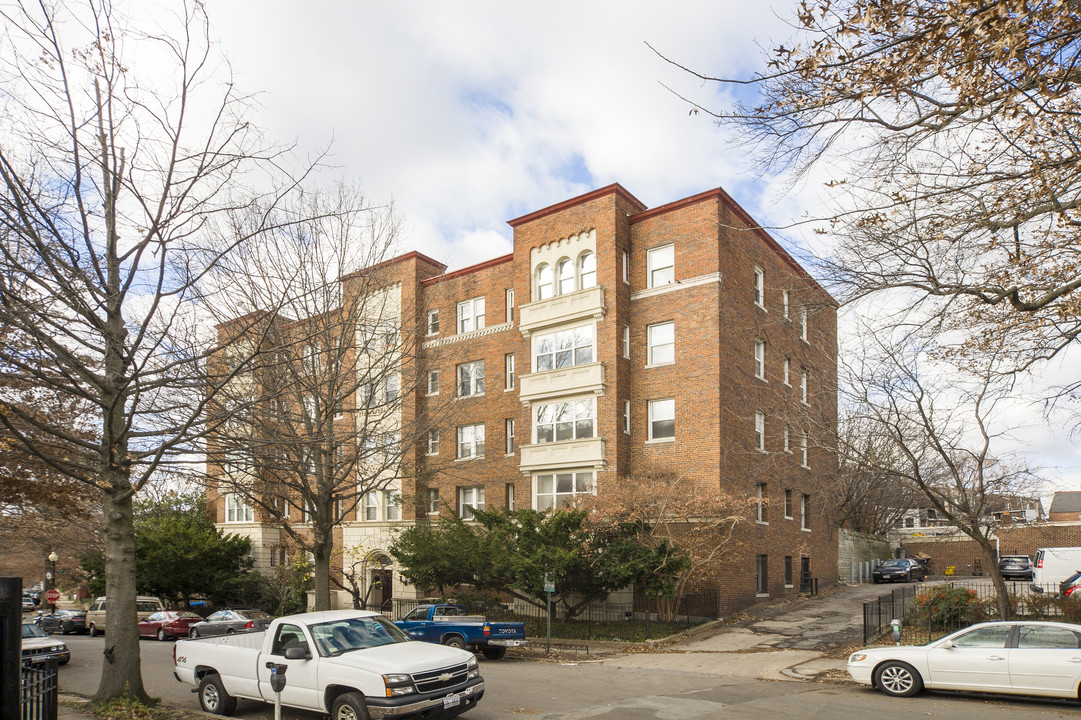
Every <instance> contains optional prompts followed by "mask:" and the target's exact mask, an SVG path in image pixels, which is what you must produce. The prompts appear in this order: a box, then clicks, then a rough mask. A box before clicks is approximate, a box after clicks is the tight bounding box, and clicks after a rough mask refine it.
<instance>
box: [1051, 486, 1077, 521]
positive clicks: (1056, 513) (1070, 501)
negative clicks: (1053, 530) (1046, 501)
mask: <svg viewBox="0 0 1081 720" xmlns="http://www.w3.org/2000/svg"><path fill="white" fill-rule="evenodd" d="M1047 519H1048V520H1050V521H1051V522H1073V521H1077V520H1081V491H1078V490H1065V491H1062V492H1057V493H1055V495H1054V497H1052V498H1051V507H1050V508H1048V510H1047Z"/></svg>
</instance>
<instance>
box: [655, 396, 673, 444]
mask: <svg viewBox="0 0 1081 720" xmlns="http://www.w3.org/2000/svg"><path fill="white" fill-rule="evenodd" d="M668 408H671V412H669V411H668ZM658 414H659V415H660V416H659V417H658ZM669 416H670V417H669ZM669 420H670V421H671V422H672V434H671V435H663V436H661V437H655V433H654V430H655V427H654V425H655V424H656V423H658V422H665V421H669ZM675 439H676V400H675V398H657V399H656V400H650V401H649V441H650V442H672V441H673V440H675Z"/></svg>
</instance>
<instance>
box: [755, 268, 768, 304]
mask: <svg viewBox="0 0 1081 720" xmlns="http://www.w3.org/2000/svg"><path fill="white" fill-rule="evenodd" d="M754 304H755V305H757V306H758V307H760V308H762V309H763V310H765V309H766V271H765V270H763V269H762V268H761V267H759V266H758V265H755V266H754Z"/></svg>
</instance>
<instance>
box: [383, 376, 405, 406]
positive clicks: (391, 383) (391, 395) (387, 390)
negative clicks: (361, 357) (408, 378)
mask: <svg viewBox="0 0 1081 720" xmlns="http://www.w3.org/2000/svg"><path fill="white" fill-rule="evenodd" d="M401 382H402V381H401V380H400V379H399V378H398V376H397V375H391V376H390V377H388V378H387V384H386V385H385V386H384V388H383V397H384V398H385V400H386V402H388V403H392V402H394V401H395V400H397V399H398V391H399V390H400V389H401Z"/></svg>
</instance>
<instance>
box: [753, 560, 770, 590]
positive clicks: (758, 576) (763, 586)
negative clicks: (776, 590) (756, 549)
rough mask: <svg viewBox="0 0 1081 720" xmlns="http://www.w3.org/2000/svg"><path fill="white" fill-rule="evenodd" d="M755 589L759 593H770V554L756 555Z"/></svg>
mask: <svg viewBox="0 0 1081 720" xmlns="http://www.w3.org/2000/svg"><path fill="white" fill-rule="evenodd" d="M754 564H755V591H756V592H757V593H758V594H759V595H769V556H768V555H756V556H755V563H754Z"/></svg>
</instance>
